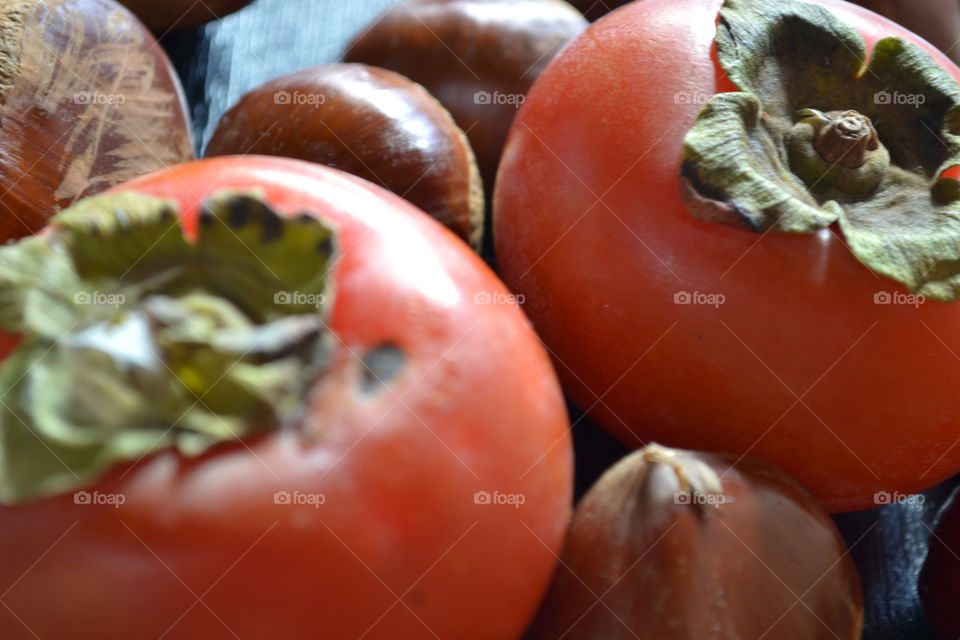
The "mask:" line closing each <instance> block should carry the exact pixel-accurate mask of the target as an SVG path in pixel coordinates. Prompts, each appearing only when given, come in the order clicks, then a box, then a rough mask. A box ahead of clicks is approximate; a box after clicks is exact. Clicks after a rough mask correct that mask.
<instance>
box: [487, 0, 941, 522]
mask: <svg viewBox="0 0 960 640" xmlns="http://www.w3.org/2000/svg"><path fill="white" fill-rule="evenodd" d="M721 4H722V3H721V2H720V1H719V0H680V1H669V2H668V1H665V0H645V1H644V2H638V3H634V4H632V5H629V6H627V7H623V8H621V9H619V10H618V11H615V12H614V13H612V14H611V15H609V16H607V17H605V18H603V19H601V20H600V21H599V22H597V23H595V24H594V25H593V26H591V27H590V29H589V30H588V31H587V32H586V33H585V34H584V35H583V36H581V37H579V38H578V39H576V40H575V41H574V42H573V43H571V44H570V45H569V46H568V47H567V48H566V49H565V50H564V51H563V52H562V53H561V54H560V55H559V56H558V57H557V58H556V59H555V60H554V61H553V63H552V64H551V65H550V66H549V67H548V68H547V69H546V70H545V71H544V73H543V74H542V75H541V77H540V78H539V80H538V81H537V83H536V84H535V85H534V87H533V88H532V89H531V91H530V93H529V95H528V98H527V102H526V104H525V105H524V107H523V108H522V109H521V111H520V113H519V115H518V117H517V120H516V121H515V123H514V126H513V128H512V130H511V134H510V137H509V138H508V141H507V145H506V148H505V151H504V156H503V160H502V164H501V168H500V171H499V174H498V182H497V185H496V194H495V199H494V240H495V244H496V249H497V258H498V262H499V265H500V269H501V274H502V276H503V278H504V280H505V282H506V283H507V284H508V285H509V286H510V287H511V288H512V289H514V290H515V291H517V292H518V293H521V294H523V295H524V296H525V298H526V302H525V305H524V308H525V310H526V312H527V313H528V315H529V316H530V317H531V319H532V320H533V322H534V325H535V327H536V328H537V330H538V332H539V334H540V335H541V337H542V338H543V339H544V342H545V344H546V345H547V346H548V348H549V349H550V350H551V353H552V355H553V357H554V359H555V363H556V366H557V370H558V373H559V374H560V377H561V379H562V380H563V382H564V385H565V388H566V390H567V391H568V393H569V394H570V395H571V396H572V397H573V399H574V400H575V401H576V402H577V403H578V404H579V405H580V406H581V407H583V408H584V409H586V410H588V411H589V413H590V414H591V415H592V416H593V417H594V418H595V419H596V420H597V421H598V422H600V423H602V424H603V425H604V426H606V428H607V429H609V430H610V431H611V432H613V433H614V434H615V435H617V436H618V437H619V438H620V439H621V440H623V441H624V442H626V443H629V444H631V445H634V446H639V445H642V444H644V443H646V442H648V441H651V440H656V441H658V442H662V443H664V444H667V445H670V446H679V447H684V448H691V449H701V450H725V451H733V452H737V453H749V454H750V455H752V456H756V457H759V458H762V459H765V460H767V461H770V462H773V463H775V464H777V465H778V466H780V467H782V468H783V469H784V470H786V471H787V472H788V473H790V474H791V475H793V476H794V477H796V478H798V479H799V480H800V481H801V482H803V483H804V484H805V485H806V486H808V487H809V488H810V489H811V490H812V491H813V492H814V493H815V494H816V495H817V496H818V497H819V498H820V499H821V500H822V501H823V502H824V503H825V504H826V505H827V507H828V508H829V509H830V510H851V509H861V508H867V507H871V506H874V504H875V500H874V495H875V494H876V493H877V492H879V491H893V490H899V491H901V492H905V493H908V492H915V491H920V490H923V489H925V488H927V487H930V486H932V485H933V484H935V483H936V482H938V481H940V480H942V479H944V478H946V477H948V476H949V475H951V474H952V473H954V472H956V471H957V469H958V468H960V446H955V445H956V444H957V425H958V423H960V411H958V409H957V406H956V403H955V402H954V401H953V398H954V397H955V396H956V393H957V391H958V388H960V386H958V383H957V379H958V378H957V376H958V373H960V359H958V358H957V356H956V354H957V353H960V334H958V330H960V312H958V307H957V306H956V305H954V304H940V303H935V302H932V301H928V302H925V303H924V302H920V301H917V300H914V299H911V298H910V297H909V296H908V295H907V293H906V291H905V290H904V289H903V288H902V287H901V286H900V285H898V284H896V283H894V282H892V281H889V280H885V279H883V278H880V277H879V276H877V275H875V274H873V273H872V272H870V271H869V270H868V269H866V268H865V267H864V266H863V265H862V264H860V263H859V262H857V261H856V260H855V259H854V258H853V257H852V256H851V255H850V254H849V251H848V249H847V247H846V246H845V244H844V242H843V240H842V239H841V238H840V236H839V235H838V234H837V233H835V232H833V231H832V230H824V231H822V232H820V233H818V234H816V235H807V236H791V235H786V234H758V233H753V232H750V231H745V230H739V229H734V228H731V227H729V226H726V225H719V224H713V223H708V222H702V221H698V220H695V219H694V218H693V217H692V216H691V215H690V213H689V212H688V211H687V210H686V209H685V208H684V207H683V206H682V205H681V203H680V199H679V197H678V171H679V169H680V164H681V150H682V142H683V138H684V135H685V134H686V132H687V131H688V129H689V128H690V126H691V125H692V124H693V121H694V118H695V117H696V115H697V112H698V111H699V109H700V107H701V106H702V104H703V103H704V102H706V100H708V99H709V98H710V97H711V96H712V95H714V94H715V93H717V92H722V91H733V90H735V89H736V87H734V86H733V85H732V83H731V82H730V81H729V80H728V79H726V77H725V76H724V73H723V71H722V70H721V69H720V68H719V67H718V64H717V62H716V55H715V51H714V49H713V38H714V35H715V31H716V27H715V23H716V20H717V12H718V10H719V9H720V7H721ZM820 4H822V5H823V6H826V7H828V8H829V9H830V10H831V11H832V12H833V13H834V14H835V15H836V16H838V17H839V18H840V19H841V20H844V21H845V22H847V23H848V24H849V25H851V26H852V27H853V28H854V29H855V30H856V31H858V32H859V33H860V34H861V36H862V37H863V38H864V40H865V41H866V44H867V46H868V47H870V46H872V45H873V43H875V42H876V41H877V40H878V39H879V38H881V37H883V36H887V35H899V36H901V37H903V38H906V39H908V40H911V41H913V42H916V43H917V44H918V45H919V46H920V47H921V48H923V49H924V50H926V51H928V52H929V53H930V55H931V56H932V57H933V59H934V60H936V61H937V62H938V63H939V64H940V65H941V66H943V67H944V68H945V69H947V70H948V71H949V72H950V73H951V74H953V75H954V76H955V77H960V70H958V69H957V68H956V67H954V66H953V65H952V63H951V62H950V61H949V60H947V59H946V58H945V57H944V56H943V55H942V54H940V53H938V52H936V50H935V49H933V47H932V46H930V45H929V44H927V43H926V42H924V41H922V40H921V39H919V38H918V37H917V36H914V35H913V34H911V33H909V32H907V31H905V30H904V29H903V28H901V27H898V26H897V25H895V24H893V23H891V22H890V21H888V20H886V19H884V18H881V17H879V16H877V15H875V14H873V13H871V12H869V11H867V10H865V9H862V8H859V7H856V6H853V5H850V4H847V3H844V2H839V1H835V0H830V1H824V2H822V3H820ZM893 90H895V87H891V91H893ZM836 98H837V100H838V101H839V102H840V104H837V105H833V106H828V105H823V107H824V108H842V107H843V104H842V101H843V96H836ZM813 106H816V105H813ZM878 127H881V125H878ZM882 135H883V133H882V128H881V137H882ZM917 302H920V303H918V304H914V303H917Z"/></svg>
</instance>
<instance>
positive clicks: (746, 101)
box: [680, 0, 960, 302]
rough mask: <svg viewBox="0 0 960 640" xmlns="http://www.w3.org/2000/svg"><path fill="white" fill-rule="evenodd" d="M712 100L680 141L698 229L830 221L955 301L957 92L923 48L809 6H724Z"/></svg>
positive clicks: (959, 215)
mask: <svg viewBox="0 0 960 640" xmlns="http://www.w3.org/2000/svg"><path fill="white" fill-rule="evenodd" d="M715 42H716V47H717V58H718V60H719V62H720V65H721V66H722V67H723V69H724V70H725V71H726V73H727V75H728V76H729V77H730V79H731V80H732V81H733V83H734V84H736V85H737V87H738V88H739V89H740V91H738V92H732V93H723V94H717V95H715V96H713V97H712V98H711V99H710V100H709V101H708V102H707V104H706V105H705V106H704V108H703V109H702V110H701V112H700V114H699V115H698V116H697V119H696V121H695V123H694V125H693V127H692V128H691V129H690V131H689V132H688V133H687V135H686V137H685V139H684V148H683V165H682V168H681V181H680V182H681V197H682V199H683V201H684V203H685V204H686V206H687V208H688V210H689V211H690V212H691V214H692V215H693V216H695V217H697V218H700V219H703V220H708V221H711V222H718V223H724V224H730V225H734V226H737V227H740V228H743V229H747V230H751V231H755V232H773V233H814V232H816V231H818V230H820V229H823V228H825V227H828V226H830V225H834V224H836V225H837V226H838V227H839V230H840V232H841V233H842V234H843V237H844V239H845V241H846V242H847V244H848V246H849V247H850V249H851V251H852V252H853V254H854V256H855V257H856V258H857V259H858V260H859V261H860V262H862V263H863V264H864V265H866V266H867V267H868V268H870V269H871V270H873V271H874V272H875V273H878V274H880V275H883V276H886V277H888V278H892V279H893V280H896V281H898V282H900V283H902V284H903V285H905V286H906V287H907V289H909V290H910V291H912V292H914V293H918V294H920V295H923V296H925V297H927V298H931V299H935V300H940V301H944V302H952V301H954V300H957V299H958V298H960V183H958V182H957V181H956V180H954V179H952V178H948V177H945V176H944V175H943V174H944V171H946V170H947V169H949V168H950V167H953V166H956V165H960V85H958V84H957V82H956V80H955V79H954V78H953V77H952V76H951V75H950V74H949V73H948V72H947V71H945V70H944V69H943V68H941V67H940V66H939V65H937V64H936V63H935V62H934V61H933V59H932V58H931V57H930V56H929V55H928V54H927V53H926V52H924V51H923V50H922V49H920V48H919V47H918V46H916V45H914V44H912V43H909V42H906V41H905V40H903V39H901V38H895V37H888V38H883V39H882V40H880V41H878V42H877V43H876V45H875V47H874V49H873V52H872V55H871V56H870V57H869V60H868V57H867V48H866V44H865V43H864V41H863V39H862V38H861V37H860V36H859V35H858V34H857V33H856V31H854V30H853V29H852V28H851V27H850V26H848V25H846V24H844V23H843V22H841V21H840V20H838V19H837V18H836V17H834V16H833V15H832V14H831V13H830V12H829V11H828V10H827V9H825V8H823V7H820V6H816V5H812V4H807V3H804V2H793V1H787V2H783V1H780V0H726V1H725V2H724V5H723V7H722V9H721V10H720V19H719V22H718V25H717V35H716V40H715Z"/></svg>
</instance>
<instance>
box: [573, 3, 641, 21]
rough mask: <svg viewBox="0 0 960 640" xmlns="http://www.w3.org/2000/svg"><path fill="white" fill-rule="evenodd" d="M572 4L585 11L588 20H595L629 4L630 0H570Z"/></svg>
mask: <svg viewBox="0 0 960 640" xmlns="http://www.w3.org/2000/svg"><path fill="white" fill-rule="evenodd" d="M568 1H569V2H570V4H572V5H573V6H575V7H576V8H577V9H578V10H580V11H581V12H583V15H585V16H586V17H587V20H589V21H591V22H593V21H594V20H597V19H598V18H602V17H603V16H605V15H607V14H608V13H610V12H611V11H613V10H614V9H616V8H617V7H620V6H622V5H625V4H627V3H628V2H630V0H568Z"/></svg>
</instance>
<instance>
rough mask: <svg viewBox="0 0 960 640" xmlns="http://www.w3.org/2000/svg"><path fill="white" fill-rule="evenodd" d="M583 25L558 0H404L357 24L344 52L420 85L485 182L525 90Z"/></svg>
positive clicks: (578, 16)
mask: <svg viewBox="0 0 960 640" xmlns="http://www.w3.org/2000/svg"><path fill="white" fill-rule="evenodd" d="M586 26H587V21H586V20H585V19H584V17H583V16H582V15H581V14H580V13H579V12H578V11H577V10H576V9H574V8H573V7H571V6H570V5H568V4H567V3H566V2H561V1H560V0H409V1H405V2H400V3H399V4H397V5H395V6H393V7H392V8H391V9H389V10H387V11H386V12H385V13H384V14H383V15H381V16H380V17H379V18H377V20H376V21H375V22H374V23H373V25H372V26H371V27H370V28H369V29H366V30H364V31H363V32H361V33H360V35H359V36H358V37H357V38H356V39H355V40H354V41H353V43H352V44H351V45H350V47H349V48H348V50H347V52H346V54H345V56H344V59H345V60H348V61H350V62H364V63H367V64H371V65H376V66H378V67H384V68H386V69H393V70H394V71H397V72H399V73H402V74H403V75H405V76H407V77H408V78H410V79H411V80H414V81H415V82H419V83H420V84H422V85H423V86H425V87H426V88H427V90H428V91H430V93H432V94H433V95H434V96H436V97H437V99H438V100H440V102H441V103H442V104H443V105H444V106H445V107H446V108H447V109H449V110H450V113H452V114H453V118H454V120H456V121H457V124H458V125H460V128H461V129H463V130H464V131H465V132H466V133H467V136H468V137H469V138H470V143H471V144H472V145H473V150H474V152H475V153H476V154H477V162H478V163H479V165H480V174H481V175H482V176H483V180H484V183H485V184H486V185H487V188H488V189H492V188H493V180H494V178H495V176H496V170H497V164H498V162H499V160H500V151H501V150H502V148H503V142H504V140H505V139H506V137H507V131H508V130H509V129H510V124H511V123H512V122H513V117H514V115H515V114H516V112H517V108H519V106H520V105H521V104H522V103H523V99H524V95H525V94H526V92H527V90H528V89H529V88H530V85H531V84H533V81H534V80H536V78H537V76H538V75H540V72H541V71H542V70H543V68H544V67H545V66H546V65H547V63H548V62H550V60H551V58H553V56H554V55H555V54H556V53H557V52H558V51H559V50H560V48H561V47H563V45H564V44H566V43H567V42H568V41H569V40H571V39H573V38H574V37H575V36H576V35H578V34H579V33H580V32H581V31H583V30H584V29H585V28H586Z"/></svg>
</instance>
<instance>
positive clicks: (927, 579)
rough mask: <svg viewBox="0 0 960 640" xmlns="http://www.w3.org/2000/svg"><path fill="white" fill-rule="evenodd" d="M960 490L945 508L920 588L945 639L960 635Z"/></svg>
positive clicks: (935, 626) (931, 545)
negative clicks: (959, 606)
mask: <svg viewBox="0 0 960 640" xmlns="http://www.w3.org/2000/svg"><path fill="white" fill-rule="evenodd" d="M958 495H960V492H954V494H953V496H952V497H951V498H950V500H949V501H948V502H947V503H946V504H945V505H944V507H943V508H942V509H941V511H940V514H939V516H938V521H937V525H936V527H935V528H934V530H933V535H932V536H931V537H930V549H929V551H927V558H926V560H924V562H923V568H922V569H921V570H920V579H919V584H918V586H917V591H918V592H919V594H920V601H921V602H922V603H923V609H924V611H925V612H926V614H927V618H928V619H929V620H930V624H931V625H933V628H934V629H935V630H936V632H937V635H939V636H940V637H941V638H960V608H958V607H957V603H960V500H958V497H957V496H958Z"/></svg>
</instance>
